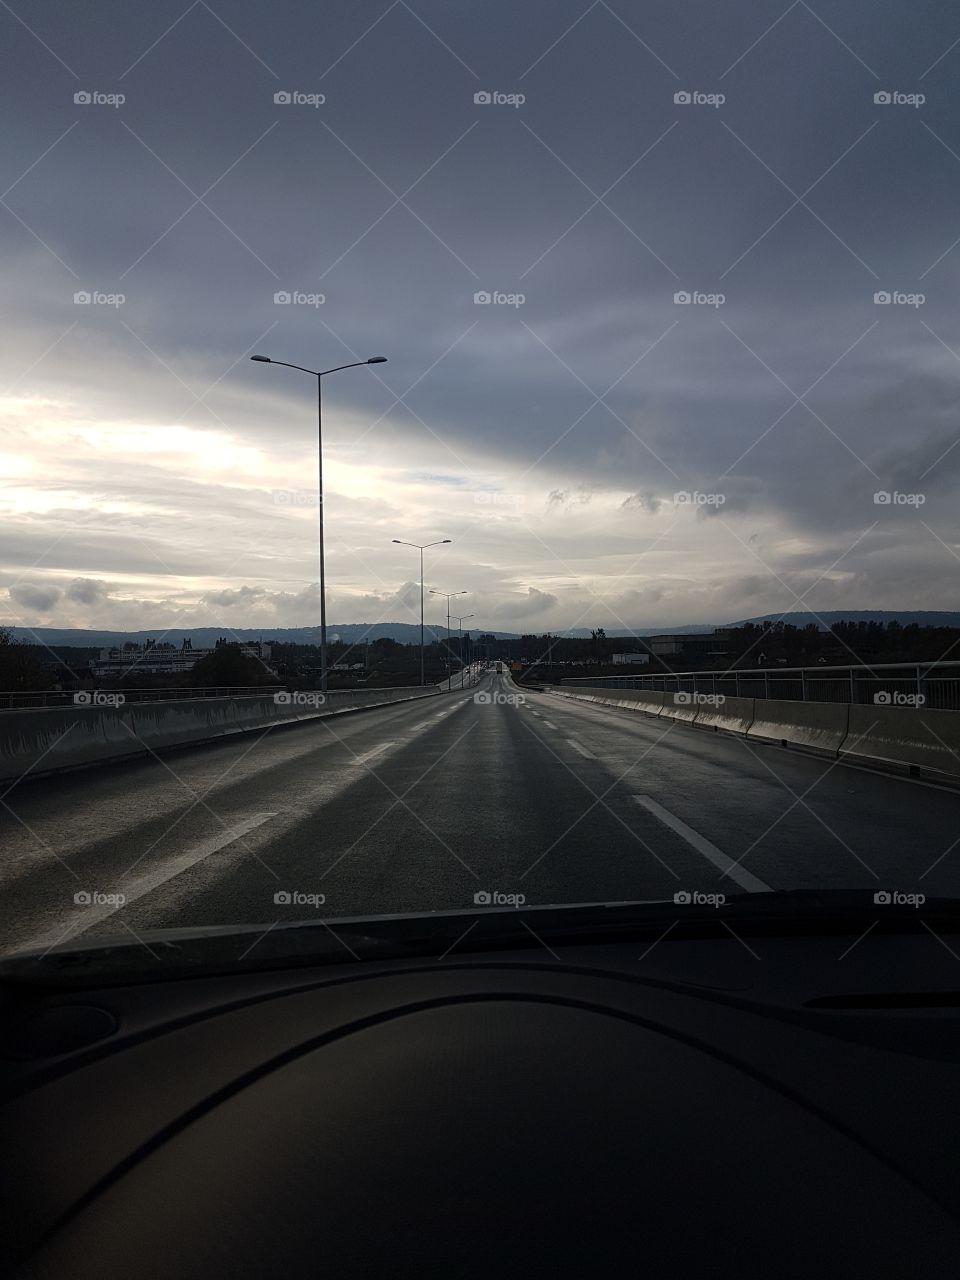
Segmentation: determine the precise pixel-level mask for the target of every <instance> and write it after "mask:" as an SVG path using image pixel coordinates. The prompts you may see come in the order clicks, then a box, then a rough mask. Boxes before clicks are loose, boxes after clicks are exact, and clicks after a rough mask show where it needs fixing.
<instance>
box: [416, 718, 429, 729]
mask: <svg viewBox="0 0 960 1280" xmlns="http://www.w3.org/2000/svg"><path fill="white" fill-rule="evenodd" d="M432 723H433V721H432V720H421V721H420V723H419V724H412V725H411V726H410V728H411V729H429V728H430V725H431V724H432Z"/></svg>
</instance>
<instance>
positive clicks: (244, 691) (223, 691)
mask: <svg viewBox="0 0 960 1280" xmlns="http://www.w3.org/2000/svg"><path fill="white" fill-rule="evenodd" d="M286 688H287V686H286V685H285V684H262V685H259V686H253V687H251V686H249V685H245V686H240V687H239V688H231V687H228V686H223V687H215V686H212V685H211V686H209V687H207V688H200V689H189V688H179V689H124V688H123V687H116V686H112V685H111V686H110V687H109V688H106V689H80V690H75V691H72V692H71V691H67V690H61V689H43V690H38V691H37V692H35V693H2V692H0V711H19V710H24V709H29V708H30V707H82V706H90V705H92V704H93V702H94V701H95V699H96V697H97V695H103V696H107V695H111V696H112V695H114V694H118V693H119V694H122V695H123V700H124V702H125V703H127V702H184V701H186V700H187V699H194V698H262V697H263V695H264V694H265V693H267V694H272V693H274V692H279V691H280V690H283V689H286Z"/></svg>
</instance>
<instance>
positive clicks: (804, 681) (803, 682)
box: [800, 667, 807, 702]
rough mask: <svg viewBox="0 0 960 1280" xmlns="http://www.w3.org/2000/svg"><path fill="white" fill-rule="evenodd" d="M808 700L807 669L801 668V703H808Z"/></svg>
mask: <svg viewBox="0 0 960 1280" xmlns="http://www.w3.org/2000/svg"><path fill="white" fill-rule="evenodd" d="M806 700H807V668H806V667H801V668H800V701H801V702H806Z"/></svg>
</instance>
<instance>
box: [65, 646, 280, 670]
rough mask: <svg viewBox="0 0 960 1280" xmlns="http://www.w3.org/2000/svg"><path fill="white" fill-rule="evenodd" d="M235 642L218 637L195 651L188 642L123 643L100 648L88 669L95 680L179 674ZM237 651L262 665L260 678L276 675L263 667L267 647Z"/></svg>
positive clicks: (266, 657)
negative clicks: (97, 655) (210, 643)
mask: <svg viewBox="0 0 960 1280" xmlns="http://www.w3.org/2000/svg"><path fill="white" fill-rule="evenodd" d="M232 643H236V642H234V641H230V640H228V639H226V638H225V637H223V636H221V637H220V639H219V640H218V641H217V643H216V644H215V645H214V647H213V648H212V649H195V648H194V647H193V645H192V644H191V643H190V641H189V640H184V641H183V643H182V644H181V645H180V646H179V648H178V647H177V646H176V645H174V644H170V643H168V642H163V643H159V644H158V643H157V642H156V641H155V640H145V641H144V642H143V644H134V643H133V642H132V641H129V640H128V641H127V643H126V644H125V645H123V646H122V647H120V646H118V647H115V648H112V649H101V650H100V657H99V658H92V659H91V660H90V670H91V671H92V672H93V674H94V675H95V676H96V677H97V678H98V679H107V680H111V679H112V680H119V679H120V678H121V677H122V676H125V675H128V674H129V673H131V672H134V671H135V672H137V673H138V674H140V675H153V676H155V675H182V674H183V672H184V671H189V670H190V669H191V668H192V667H193V666H194V665H195V664H196V663H198V662H199V661H200V659H201V658H206V657H207V656H208V655H209V654H211V653H215V652H216V651H217V649H219V648H221V647H222V646H223V645H228V644H232ZM239 648H240V652H241V653H242V654H243V655H244V657H246V658H259V659H260V661H261V662H262V663H263V665H264V675H276V672H275V671H274V670H273V669H272V668H271V667H269V666H268V665H267V659H268V658H269V657H270V646H269V645H268V644H263V643H262V642H261V641H259V640H251V641H245V642H241V643H240V644H239Z"/></svg>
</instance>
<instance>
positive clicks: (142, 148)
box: [0, 0, 960, 632]
mask: <svg viewBox="0 0 960 1280" xmlns="http://www.w3.org/2000/svg"><path fill="white" fill-rule="evenodd" d="M0 65H2V72H3V74H2V75H0V100H2V109H3V118H4V122H5V128H4V130H3V132H2V135H0V290H2V293H3V295H4V296H3V303H4V305H3V307H2V312H0V314H2V317H3V323H4V330H5V331H4V333H3V341H2V344H0V518H2V528H3V537H2V541H0V624H3V623H6V624H11V625H17V626H57V627H70V626H75V627H88V628H110V629H129V630H142V629H151V628H153V629H157V630H158V632H165V631H166V630H167V629H170V630H173V631H176V630H177V629H180V628H183V627H188V626H189V627H199V626H223V627H224V628H226V629H229V628H230V627H236V628H239V627H262V628H265V629H267V630H269V627H270V626H271V625H275V626H278V627H279V626H285V627H286V626H301V625H304V626H306V625H315V624H316V623H317V621H318V614H319V603H318V602H319V593H318V585H317V579H318V569H317V565H318V553H317V515H318V500H317V402H316V386H315V382H314V380H313V379H311V378H310V377H308V376H307V375H306V374H304V373H300V372H297V371H295V370H292V369H285V368H278V367H272V366H271V365H268V364H262V363H252V362H251V361H250V360H249V356H250V355H251V354H254V353H264V354H267V355H270V356H272V357H273V358H274V359H276V360H285V361H287V362H290V363H293V364H299V365H303V366H305V367H306V368H309V369H318V370H319V369H328V368H332V367H334V366H337V365H342V364H346V363H350V362H353V361H358V360H364V359H366V357H368V356H370V355H384V356H386V357H387V363H386V364H380V365H374V366H369V367H360V368H353V369H346V370H343V371H342V372H339V373H334V374H331V375H330V376H329V377H328V378H326V379H324V381H323V459H324V502H323V507H324V519H325V531H326V579H327V616H328V619H329V620H330V622H331V624H334V625H335V624H337V623H341V624H343V623H352V622H375V621H414V620H416V618H417V617H418V616H419V558H418V553H417V552H416V551H415V550H413V549H411V548H409V547H402V546H395V545H393V543H392V539H394V538H399V539H403V540H406V541H409V542H416V543H427V542H433V541H437V540H439V539H443V538H449V539H451V540H452V541H451V544H450V545H448V546H443V547H435V548H432V549H430V550H428V551H427V552H426V555H425V574H426V583H427V587H428V588H431V587H432V588H434V589H435V590H438V591H447V592H453V591H466V592H468V594H467V595H465V596H463V597H461V600H462V603H461V604H460V605H459V606H458V607H459V608H463V609H464V612H465V613H466V612H469V613H472V614H473V617H474V619H475V621H474V622H471V623H470V625H471V626H480V627H483V626H489V627H495V628H497V629H503V630H513V631H537V632H541V631H548V630H549V631H558V630H563V629H566V628H572V627H584V626H590V627H596V626H602V627H605V628H608V629H612V628H616V629H624V628H625V629H634V628H635V629H637V630H650V629H651V628H655V627H657V626H662V625H668V624H678V625H679V624H690V623H711V622H715V623H722V622H724V621H729V620H732V619H736V618H742V617H749V616H755V615H758V614H767V613H774V612H795V611H798V610H810V611H811V620H814V619H815V617H816V613H817V612H818V611H827V610H836V609H857V608H861V609H904V610H906V609H910V610H915V609H941V608H950V607H952V606H953V605H954V603H955V600H956V595H955V590H954V588H955V585H956V581H957V569H958V561H960V507H958V503H957V500H956V499H957V488H958V484H960V448H958V447H956V446H957V445H958V442H960V415H958V403H960V313H958V309H957V306H956V299H957V296H958V289H957V285H958V268H960V220H958V217H957V209H958V208H960V110H958V87H957V86H958V73H960V9H957V8H956V6H954V5H951V4H948V3H940V2H939V0H938V2H936V3H935V2H933V0H919V2H918V0H816V3H815V4H807V3H805V0H795V3H785V2H784V0H769V2H768V0H710V3H706V2H705V0H699V2H697V3H693V2H688V0H677V2H676V3H672V4H668V5H664V4H662V3H658V4H653V3H646V2H642V3H641V2H639V0H632V2H629V3H628V0H610V2H609V3H607V2H606V0H594V2H591V0H483V3H478V2H475V3H467V2H465V0H376V2H374V0H330V2H328V3H308V2H307V0H271V3H269V4H268V3H266V0H231V3H230V4H227V3H226V2H225V0H214V2H213V3H207V0H195V2H194V3H187V0H176V2H170V0H152V3H151V4H150V5H131V4H128V3H123V2H122V0H116V2H111V0H98V3H97V4H95V5H83V6H80V5H77V4H76V3H75V2H74V0H50V2H49V3H46V4H44V5H43V6H36V5H33V6H28V5H26V4H25V3H24V0H10V3H7V2H6V0H3V3H0ZM428 599H432V601H433V603H432V604H431V605H430V606H429V608H428V613H427V617H428V620H433V621H438V620H440V619H441V618H442V617H443V616H444V615H445V605H444V604H443V602H442V601H441V600H440V598H439V597H432V598H431V597H428Z"/></svg>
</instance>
